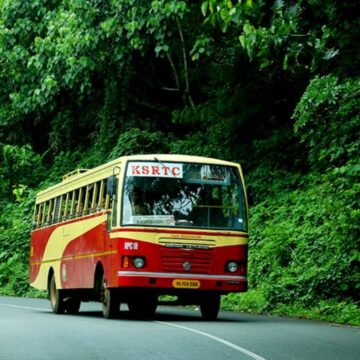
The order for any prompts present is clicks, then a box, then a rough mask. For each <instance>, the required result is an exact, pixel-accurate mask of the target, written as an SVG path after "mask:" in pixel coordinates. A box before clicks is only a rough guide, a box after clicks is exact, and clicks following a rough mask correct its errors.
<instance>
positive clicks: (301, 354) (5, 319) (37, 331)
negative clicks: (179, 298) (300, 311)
mask: <svg viewBox="0 0 360 360" xmlns="http://www.w3.org/2000/svg"><path fill="white" fill-rule="evenodd" d="M12 359H15V360H22V359H34V360H35V359H36V360H42V359H44V360H45V359H46V360H53V359H54V360H56V359H59V360H60V359H61V360H63V359H67V360H69V359H70V360H71V359H75V360H82V359H84V360H85V359H86V360H92V359H99V360H100V359H121V360H127V359H129V360H153V359H154V360H155V359H156V360H159V359H160V360H161V359H164V360H177V359H182V360H185V359H186V360H192V359H196V360H212V359H216V360H223V359H236V360H341V359H343V360H359V359H360V328H358V327H346V326H337V325H333V324H329V323H324V322H314V321H306V320H294V319H284V318H279V317H271V316H253V315H245V314H235V313H230V312H221V313H220V314H219V318H218V320H217V321H214V322H206V321H203V320H202V319H201V316H200V312H199V311H198V310H190V309H183V308H166V307H160V308H159V309H158V310H157V314H156V317H155V319H154V320H151V321H142V320H135V319H132V318H131V317H130V315H129V313H128V312H127V309H126V307H125V306H124V310H122V312H121V313H120V316H119V318H118V319H116V320H105V319H103V317H102V313H101V308H100V304H96V303H83V304H82V305H81V309H80V313H79V314H78V315H54V314H53V313H52V312H51V311H50V304H49V302H48V301H47V300H41V299H23V298H12V297H0V360H12Z"/></svg>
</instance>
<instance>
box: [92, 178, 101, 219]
mask: <svg viewBox="0 0 360 360" xmlns="http://www.w3.org/2000/svg"><path fill="white" fill-rule="evenodd" d="M98 190H99V182H97V183H95V184H94V186H93V191H92V197H91V199H90V200H91V205H90V209H91V211H90V212H91V213H94V212H96V199H97V197H98Z"/></svg>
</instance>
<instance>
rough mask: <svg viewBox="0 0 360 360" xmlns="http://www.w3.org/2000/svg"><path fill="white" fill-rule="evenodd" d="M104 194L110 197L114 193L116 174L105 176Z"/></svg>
mask: <svg viewBox="0 0 360 360" xmlns="http://www.w3.org/2000/svg"><path fill="white" fill-rule="evenodd" d="M106 194H107V195H110V197H112V196H114V195H115V194H116V176H115V175H112V176H110V177H108V178H107V182H106Z"/></svg>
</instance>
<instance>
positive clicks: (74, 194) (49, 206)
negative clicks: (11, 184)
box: [33, 179, 111, 229]
mask: <svg viewBox="0 0 360 360" xmlns="http://www.w3.org/2000/svg"><path fill="white" fill-rule="evenodd" d="M108 209H111V198H110V195H108V194H106V179H104V180H100V181H98V182H96V183H93V184H89V185H86V186H84V187H82V188H79V189H76V190H73V191H70V192H68V193H66V194H63V195H60V196H57V197H55V198H53V199H50V200H48V201H45V202H43V203H40V204H37V205H36V207H35V212H34V217H33V228H34V229H37V228H41V227H44V226H49V225H52V224H56V223H59V222H62V221H67V220H71V219H75V218H78V217H81V216H86V215H89V214H94V213H97V212H99V211H102V210H108Z"/></svg>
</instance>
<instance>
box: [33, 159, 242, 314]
mask: <svg viewBox="0 0 360 360" xmlns="http://www.w3.org/2000/svg"><path fill="white" fill-rule="evenodd" d="M247 227H248V215H247V202H246V194H245V191H244V179H243V175H242V171H241V167H240V165H239V164H236V163H232V162H226V161H221V160H217V159H211V158H204V157H195V156H185V155H136V156H126V157H120V158H118V159H116V160H113V161H111V162H109V163H106V164H104V165H101V166H98V167H96V168H94V169H92V170H76V171H74V172H72V173H70V174H67V175H66V176H64V177H63V180H62V182H61V183H59V184H57V185H55V186H52V187H50V188H48V189H46V190H44V191H41V192H40V193H38V195H37V197H36V205H35V212H34V217H33V230H32V234H31V254H30V284H31V286H33V287H35V288H37V289H42V290H47V291H48V294H49V299H50V302H51V307H52V310H53V312H54V313H57V314H60V313H64V312H67V313H73V314H74V313H77V312H78V311H79V308H80V304H81V301H99V302H101V303H102V309H103V315H104V317H105V318H114V317H116V316H117V314H118V311H119V308H120V304H121V303H127V304H128V307H129V311H130V312H132V313H133V314H134V315H137V316H152V315H153V314H154V313H155V311H156V307H157V305H158V304H159V303H160V302H159V298H160V299H164V298H170V299H173V301H172V303H173V304H174V305H177V304H180V305H191V304H195V305H199V307H200V310H201V314H202V316H203V318H205V319H215V318H216V317H217V314H218V311H219V307H220V296H221V295H223V294H228V293H231V292H243V291H246V290H247V250H248V231H247ZM162 295H170V296H168V297H164V296H162Z"/></svg>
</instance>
